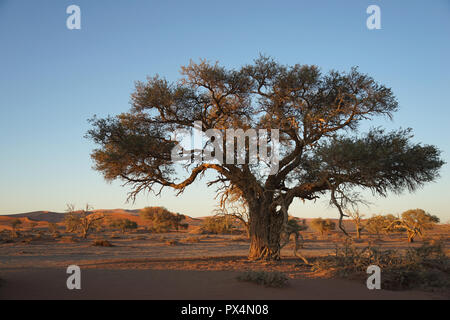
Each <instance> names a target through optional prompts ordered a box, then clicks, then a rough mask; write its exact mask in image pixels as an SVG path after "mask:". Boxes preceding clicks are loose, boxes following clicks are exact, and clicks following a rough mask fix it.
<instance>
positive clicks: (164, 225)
mask: <svg viewBox="0 0 450 320" xmlns="http://www.w3.org/2000/svg"><path fill="white" fill-rule="evenodd" d="M140 216H141V218H143V219H145V220H148V221H149V222H150V223H151V230H152V231H153V232H169V231H170V230H171V229H175V230H176V231H178V230H179V229H180V228H183V229H186V228H187V227H188V225H187V224H185V223H182V221H183V220H185V219H186V216H184V215H182V214H179V213H172V212H170V211H169V210H167V209H166V208H164V207H146V208H144V209H142V210H141V213H140Z"/></svg>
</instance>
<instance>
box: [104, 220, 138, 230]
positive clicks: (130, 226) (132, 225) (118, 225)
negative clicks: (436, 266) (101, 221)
mask: <svg viewBox="0 0 450 320" xmlns="http://www.w3.org/2000/svg"><path fill="white" fill-rule="evenodd" d="M109 226H110V227H111V228H114V229H120V230H121V231H122V233H125V232H126V231H129V230H134V229H137V227H138V224H137V223H136V222H135V221H131V220H130V219H114V220H112V221H111V222H110V223H109Z"/></svg>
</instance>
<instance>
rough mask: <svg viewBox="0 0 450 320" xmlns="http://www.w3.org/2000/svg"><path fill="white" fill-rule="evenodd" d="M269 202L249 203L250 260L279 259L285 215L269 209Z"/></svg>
mask: <svg viewBox="0 0 450 320" xmlns="http://www.w3.org/2000/svg"><path fill="white" fill-rule="evenodd" d="M268 208H269V204H268V203H265V202H264V201H263V202H259V203H254V204H253V205H249V213H250V251H249V254H248V258H249V259H250V260H279V259H280V251H281V248H280V241H281V232H282V230H283V225H284V217H283V214H281V213H276V212H275V211H273V212H271V211H269V209H268Z"/></svg>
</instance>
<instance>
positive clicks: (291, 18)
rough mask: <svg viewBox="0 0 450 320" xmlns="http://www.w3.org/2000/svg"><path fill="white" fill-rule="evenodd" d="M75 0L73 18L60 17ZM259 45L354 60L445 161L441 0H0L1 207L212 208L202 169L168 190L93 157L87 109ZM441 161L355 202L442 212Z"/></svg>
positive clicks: (448, 5) (400, 118)
mask: <svg viewBox="0 0 450 320" xmlns="http://www.w3.org/2000/svg"><path fill="white" fill-rule="evenodd" d="M71 4H76V5H79V6H80V8H81V14H82V17H81V18H82V25H81V27H82V29H81V30H68V29H67V28H66V19H67V17H68V15H67V14H66V8H67V6H69V5H71ZM371 4H377V5H379V6H380V8H381V26H382V29H381V30H368V29H367V28H366V19H367V17H368V15H367V14H366V8H367V7H368V6H369V5H371ZM259 53H265V54H267V55H271V56H273V57H275V58H276V59H278V60H279V61H280V62H281V63H284V64H294V63H303V64H316V65H318V66H320V67H321V69H322V70H323V71H325V72H326V71H328V70H329V69H332V68H333V69H338V70H348V69H349V68H350V67H352V66H359V68H360V71H362V72H365V73H368V74H370V75H371V76H373V77H374V78H375V79H376V80H378V81H379V82H381V83H384V84H386V85H388V86H390V87H392V89H393V91H394V93H395V95H396V96H397V98H398V101H399V103H400V111H399V112H398V113H396V114H395V118H394V120H393V121H392V122H386V120H383V119H381V120H380V121H378V122H376V123H374V124H375V125H380V124H381V125H383V126H385V127H387V128H399V127H403V128H405V127H412V128H413V129H414V133H415V141H420V142H423V143H426V144H435V145H437V146H438V147H439V148H440V149H441V150H442V151H443V158H444V159H445V161H446V162H450V157H449V152H450V142H449V119H450V103H449V98H448V94H449V90H450V72H449V71H450V59H449V57H450V1H448V0H434V1H411V0H409V1H400V0H396V1H378V0H370V1H365V0H355V1H350V0H348V1H338V0H335V1H331V0H329V1H312V0H311V1H300V0H295V1H262V0H258V1H247V0H246V1H243V0H239V1H212V0H209V1H148V0H146V1H137V0H130V1H125V0H121V1H101V0H95V1H92V0H90V1H87V0H86V1H84V0H83V1H81V0H70V1H66V0H45V1H44V0H42V1H35V0H33V1H31V0H30V1H23V0H0V148H1V149H0V150H1V151H0V152H1V153H0V214H9V213H18V212H25V211H35V210H52V211H63V210H64V208H65V204H66V203H74V204H75V205H77V206H80V207H81V206H83V204H85V203H86V202H89V203H90V204H92V205H93V206H94V207H95V208H119V207H121V208H140V207H144V206H151V205H163V206H166V207H167V208H169V209H170V210H173V211H178V212H182V213H186V214H189V215H192V216H203V215H208V214H210V213H211V210H212V209H213V208H214V206H215V204H216V201H215V200H214V190H213V189H211V190H210V189H207V188H206V187H205V186H204V181H200V182H199V183H196V184H194V185H193V186H192V187H191V188H190V189H189V190H188V191H186V192H185V193H184V195H182V196H180V197H178V198H177V197H175V195H174V193H173V192H171V191H170V190H166V192H165V193H164V195H163V196H162V197H160V198H156V197H154V196H152V195H142V196H141V197H139V198H138V200H137V201H136V203H135V204H134V205H132V204H125V199H126V193H127V191H128V190H127V189H126V188H123V187H121V186H120V183H113V184H107V183H106V182H105V181H104V180H103V178H102V176H101V175H100V174H99V173H97V172H95V171H94V170H92V168H91V167H92V162H91V159H90V157H89V154H90V151H91V150H92V148H93V147H94V146H93V145H92V144H91V142H89V141H87V140H86V139H84V138H83V136H84V134H85V132H86V130H87V129H88V124H87V121H86V120H87V119H88V118H90V117H91V116H92V115H94V114H97V115H100V116H105V115H108V114H112V115H114V114H117V113H120V112H124V111H127V110H128V108H129V100H130V93H131V92H132V91H133V84H134V81H136V80H144V79H145V77H146V76H147V75H154V74H156V73H158V74H160V75H162V76H165V77H166V78H167V79H169V80H176V79H178V78H179V70H180V66H181V65H185V64H187V63H188V62H189V60H190V59H194V60H198V59H199V58H207V59H210V60H212V61H215V60H219V61H220V62H221V63H222V64H224V65H226V66H228V67H239V66H240V65H243V64H246V63H250V62H252V60H253V59H254V58H256V57H257V56H258V54H259ZM449 191H450V170H449V168H448V165H445V166H444V168H443V169H442V174H441V178H440V179H439V180H438V181H437V182H436V183H432V184H429V185H427V186H426V187H425V188H423V189H421V190H419V191H417V192H416V193H414V194H404V195H402V196H390V197H388V198H386V199H376V198H372V197H371V196H370V195H368V200H369V201H372V202H373V205H372V206H371V207H370V208H363V211H364V212H366V213H367V214H369V215H371V214H372V213H388V212H389V213H401V212H402V211H404V210H406V209H410V208H417V207H419V208H423V209H425V210H428V211H429V212H431V213H433V214H437V215H438V216H440V217H441V219H442V220H444V221H447V220H450V210H449V203H450V202H449V200H448V194H449ZM291 213H292V214H294V215H297V216H304V217H313V216H322V217H336V215H337V214H336V212H335V211H334V210H332V209H328V208H327V203H326V201H325V200H323V201H322V200H319V201H318V202H317V203H316V204H306V205H304V204H302V203H295V205H294V206H293V207H292V208H291Z"/></svg>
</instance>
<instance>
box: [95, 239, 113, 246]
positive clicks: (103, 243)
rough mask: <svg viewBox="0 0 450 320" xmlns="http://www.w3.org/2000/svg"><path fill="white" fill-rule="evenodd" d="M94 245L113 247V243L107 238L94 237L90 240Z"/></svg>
mask: <svg viewBox="0 0 450 320" xmlns="http://www.w3.org/2000/svg"><path fill="white" fill-rule="evenodd" d="M92 245H93V246H94V247H114V245H113V244H112V243H111V242H109V241H108V240H103V239H96V240H94V241H93V242H92Z"/></svg>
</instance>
